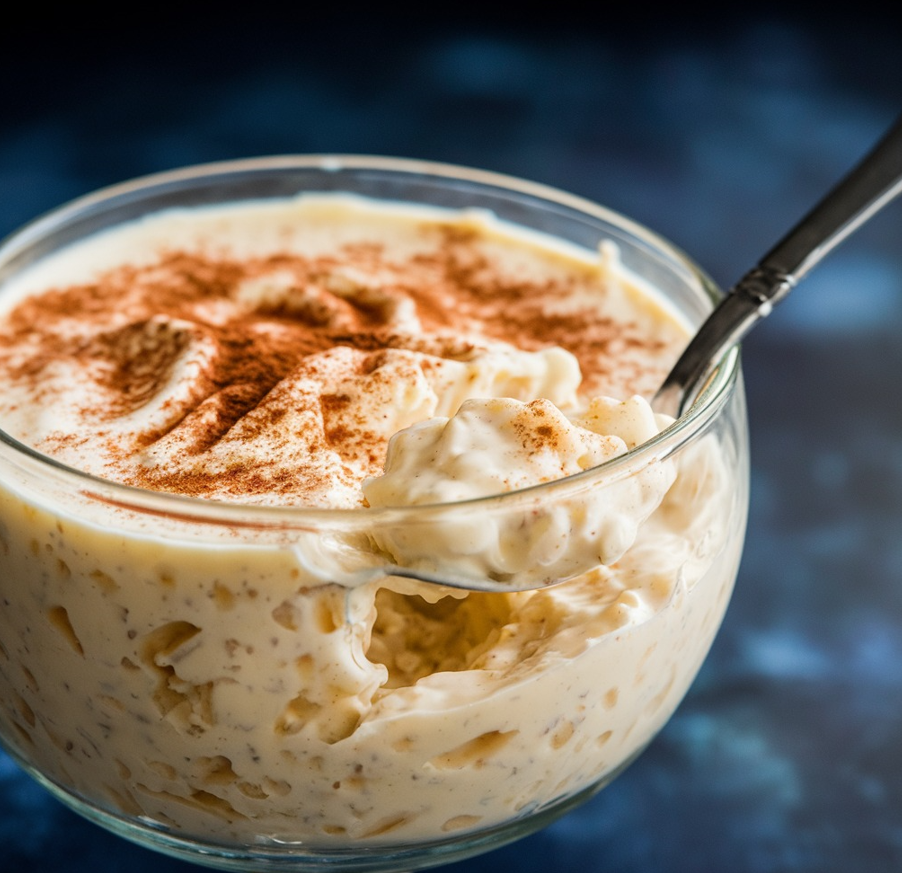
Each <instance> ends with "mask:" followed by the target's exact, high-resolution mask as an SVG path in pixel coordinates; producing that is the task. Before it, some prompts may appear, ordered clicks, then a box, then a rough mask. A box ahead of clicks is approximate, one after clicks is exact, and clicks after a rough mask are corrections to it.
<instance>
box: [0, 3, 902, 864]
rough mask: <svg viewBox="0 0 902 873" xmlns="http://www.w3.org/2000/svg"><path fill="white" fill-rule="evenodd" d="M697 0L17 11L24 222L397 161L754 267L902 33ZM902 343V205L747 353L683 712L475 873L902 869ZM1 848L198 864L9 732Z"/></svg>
mask: <svg viewBox="0 0 902 873" xmlns="http://www.w3.org/2000/svg"><path fill="white" fill-rule="evenodd" d="M247 11H248V12H252V10H247ZM552 12H555V13H559V14H558V22H564V21H566V22H569V23H556V22H555V21H553V20H550V15H551V13H552ZM691 12H692V10H691V8H686V7H682V8H681V13H685V17H683V18H678V17H677V16H676V15H675V14H672V15H670V16H667V15H664V14H662V15H661V16H659V17H654V16H653V15H651V14H650V13H648V12H647V11H645V10H639V9H636V10H635V11H634V12H633V13H631V12H630V10H619V11H618V12H616V13H615V12H613V11H609V12H608V13H607V17H606V18H605V19H604V20H600V21H599V23H597V24H596V23H592V22H590V21H587V20H584V19H583V20H581V19H580V18H578V13H577V12H576V11H575V10H570V9H568V8H567V5H566V4H563V5H559V4H556V5H555V8H554V9H553V10H552V9H549V8H546V9H545V10H544V13H545V16H546V18H545V19H544V20H542V19H539V18H536V19H534V20H530V19H528V18H527V19H524V18H522V17H521V18H518V19H517V20H516V21H514V22H510V21H505V20H504V19H503V18H501V17H500V16H498V17H497V18H495V19H492V18H489V17H480V18H476V19H470V20H469V21H467V20H465V19H464V18H463V16H461V15H459V16H458V17H456V18H452V19H451V20H449V21H446V22H445V23H444V24H443V25H442V26H441V27H438V26H430V25H426V24H417V23H415V22H414V23H412V22H411V21H409V20H407V21H404V20H402V19H400V18H395V19H385V18H382V19H376V18H372V19H369V20H366V21H361V20H360V19H355V18H353V17H351V16H350V15H349V16H348V18H347V20H346V21H342V20H341V18H340V17H339V16H338V15H337V14H336V15H335V16H334V17H331V18H330V17H319V18H318V17H312V18H311V17H305V16H303V15H300V14H297V15H295V16H291V17H287V18H285V19H283V20H280V21H275V22H273V23H272V24H271V25H270V26H269V27H266V28H264V27H262V26H260V25H257V24H254V23H248V21H240V22H238V21H236V22H235V23H233V24H229V23H228V22H225V23H223V24H220V25H218V26H216V27H214V28H212V29H210V28H203V27H200V26H196V25H195V23H194V22H191V21H186V20H184V19H179V21H178V22H177V23H178V28H177V33H178V35H177V36H173V35H171V33H172V28H170V27H169V24H171V23H172V22H170V21H168V20H166V19H165V17H164V16H163V15H162V13H159V14H158V15H157V17H156V18H152V17H150V15H151V14H150V12H149V11H145V12H143V13H141V14H142V15H143V18H144V20H143V23H142V28H143V29H142V30H141V31H139V32H140V33H142V34H143V35H142V36H141V37H140V38H139V37H138V36H136V32H129V31H126V30H125V29H124V28H123V29H122V30H121V31H119V32H118V33H115V34H112V33H103V32H96V31H95V32H93V33H90V32H81V31H79V30H77V29H73V30H72V31H71V32H69V33H68V34H67V36H68V40H63V38H62V37H60V36H57V37H55V38H54V40H52V41H50V42H48V41H47V38H46V36H44V37H40V36H37V35H36V34H37V33H39V31H35V32H34V33H29V32H23V31H14V30H13V29H12V28H10V27H7V28H6V29H5V31H4V33H3V35H2V36H0V49H2V51H0V235H2V234H5V233H6V232H9V231H12V230H13V229H14V228H15V227H16V226H18V225H19V224H21V223H23V222H25V221H26V220H28V219H30V218H32V217H34V216H36V215H37V214H39V213H41V212H43V211H45V210H47V209H50V208H52V207H53V206H55V205H57V204H59V203H60V202H62V201H64V200H67V199H69V198H72V197H75V196H77V195H80V194H83V193H86V192H88V191H90V190H92V189H94V188H97V187H100V186H103V185H106V184H110V183H114V182H118V181H122V180H124V179H127V178H130V177H134V176H137V175H142V174H145V173H149V172H153V171H157V170H163V169H169V168H172V167H176V166H180V165H185V164H191V163H197V162H204V161H211V160H220V159H226V158H234V157H247V156H254V155H263V154H275V153H294V152H298V153H300V152H348V153H368V154H390V155H398V156H407V157H416V158H428V159H435V160H441V161H447V162H452V163H460V164H468V165H472V166H478V167H482V168H485V169H491V170H497V171H501V172H505V173H509V174H513V175H517V176H523V177H527V178H531V179H535V180H537V181H541V182H545V183H548V184H551V185H555V186H558V187H560V188H563V189H566V190H569V191H572V192H574V193H578V194H581V195H583V196H586V197H589V198H592V199H595V200H597V201H599V202H601V203H603V204H605V205H607V206H609V207H612V208H614V209H616V210H618V211H620V212H623V213H625V214H627V215H629V216H631V217H633V218H635V219H637V220H639V221H641V222H643V223H645V224H647V225H649V226H650V227H652V228H654V229H655V230H657V231H659V232H660V233H662V234H663V235H664V236H667V237H669V238H670V239H671V240H672V241H673V242H675V243H676V244H677V245H679V246H681V247H682V248H684V249H685V250H686V251H687V252H689V253H690V254H691V255H692V256H694V257H695V258H696V259H697V260H698V261H699V262H700V263H701V264H703V265H704V266H705V267H706V268H707V269H708V271H709V272H710V273H711V274H712V275H713V276H714V278H715V279H716V280H718V281H719V282H720V283H721V284H724V285H728V284H730V283H731V282H732V281H733V280H735V279H736V278H738V277H739V275H740V274H741V273H743V272H744V271H745V270H746V269H747V268H748V267H749V266H751V265H752V263H753V262H754V261H755V260H756V259H757V257H758V256H759V255H761V254H762V253H763V252H764V251H765V250H766V249H767V248H769V247H770V245H771V244H772V243H774V242H775V241H776V239H777V238H778V237H779V236H780V235H781V234H782V232H783V231H784V230H786V229H787V228H788V227H789V225H790V224H791V223H792V222H794V221H795V220H796V219H797V218H799V217H800V216H801V215H802V213H803V212H804V211H805V210H806V209H807V208H808V206H810V205H811V204H812V203H813V202H814V200H815V199H816V198H817V197H818V196H819V195H820V194H821V193H822V192H823V191H825V190H826V189H827V187H828V186H829V185H830V184H831V183H832V182H833V181H834V180H835V179H836V178H838V176H839V175H840V174H841V173H842V172H844V171H845V170H846V169H847V168H848V167H849V166H850V165H851V164H852V163H853V162H854V161H855V160H857V158H858V157H859V156H860V155H861V154H863V152H864V151H866V149H867V148H868V147H869V145H870V144H871V143H872V142H873V141H874V140H875V139H876V138H877V137H878V136H879V135H880V133H881V132H882V131H883V130H884V129H885V128H886V127H887V126H888V125H889V124H890V123H891V122H892V121H893V119H894V118H895V117H896V115H897V114H898V113H899V111H900V109H902V100H900V97H902V67H900V58H902V39H900V37H902V31H900V29H899V27H898V25H896V24H895V21H894V20H891V19H889V18H886V17H880V16H878V17H874V15H872V14H870V13H869V11H868V10H867V9H866V8H865V7H863V6H861V5H860V4H853V5H849V4H847V5H846V6H845V7H844V9H843V11H842V13H841V14H842V17H840V14H839V13H837V15H836V16H835V17H834V18H829V17H828V18H827V19H826V20H825V19H824V18H823V15H825V14H828V11H827V10H824V9H822V8H820V7H813V6H812V7H811V8H810V9H802V8H800V9H798V10H797V11H795V12H786V11H782V12H777V11H773V10H769V9H767V8H764V9H761V10H760V11H759V12H758V13H756V14H754V15H752V14H750V13H747V14H738V13H733V14H732V15H730V16H729V17H713V18H712V17H710V16H702V15H696V16H692V15H691V14H690V13H691ZM815 13H818V17H817V19H816V18H815ZM853 13H854V17H853ZM518 14H519V13H518ZM145 25H146V27H145ZM166 33H169V34H170V35H168V36H164V34H166ZM113 37H115V38H113ZM900 334H902V203H897V204H894V205H893V206H891V207H890V208H889V209H887V210H886V211H885V212H884V213H882V214H881V215H880V216H878V218H877V219H876V220H874V221H873V222H872V223H871V224H870V225H868V226H867V227H866V228H864V229H863V230H862V231H860V232H859V234H858V235H856V236H855V237H854V238H853V239H852V240H850V241H848V242H847V243H846V244H845V245H844V246H843V247H842V248H841V249H840V250H839V251H838V252H836V253H835V254H834V255H833V256H832V257H831V258H830V259H829V260H828V261H827V262H826V263H825V264H824V265H822V266H821V267H820V268H819V269H818V270H817V271H816V272H815V273H814V274H812V276H811V277H810V278H809V279H807V280H806V281H805V282H804V283H803V285H802V286H801V288H799V289H798V290H797V291H796V292H794V293H793V295H792V296H791V297H790V298H789V299H788V300H787V301H786V302H785V303H784V304H783V305H782V306H781V307H780V309H779V310H778V312H777V313H776V314H775V315H774V316H773V317H772V318H771V319H769V320H768V321H767V322H766V323H764V324H763V325H762V326H761V327H759V328H758V329H757V330H756V332H755V333H754V334H753V335H752V336H751V337H750V338H749V340H748V342H747V343H746V346H745V349H744V361H745V369H746V377H747V385H748V389H749V403H750V410H751V430H752V449H753V473H752V506H751V519H750V528H749V535H748V539H747V548H746V553H745V558H744V562H743V566H742V570H741V573H740V578H739V582H738V587H737V591H736V594H735V597H734V600H733V603H732V605H731V608H730V611H729V613H728V616H727V619H726V622H725V624H724V627H723V629H722V632H721V634H720V636H719V638H718V640H717V642H716V644H715V646H714V650H713V652H712V654H711V656H710V658H709V660H708V661H707V663H706V665H705V667H704V669H703V671H702V674H701V675H700V677H699V679H698V681H697V682H696V684H695V686H694V687H693V689H692V691H691V692H690V694H689V696H688V698H687V699H686V701H685V702H684V704H683V706H682V707H681V708H680V710H679V711H678V713H677V714H676V716H675V717H674V718H673V720H672V721H671V723H670V724H669V725H668V726H667V728H666V729H665V730H664V731H663V733H662V734H661V735H660V736H659V738H658V739H657V740H656V741H655V742H654V744H653V745H652V746H651V747H650V748H649V750H648V751H647V752H646V753H645V755H644V756H643V757H642V758H641V759H640V760H639V761H638V762H637V763H636V764H635V765H633V767H632V768H631V769H630V770H628V771H627V773H626V774H625V775H623V776H622V777H621V778H620V779H619V780H618V781H617V782H615V783H614V784H613V785H612V786H611V787H609V788H608V789H606V790H605V791H603V792H602V793H601V794H600V795H599V796H597V797H596V798H595V799H594V800H593V801H591V802H590V803H588V804H587V805H585V806H584V807H583V808H581V809H580V810H579V811H577V812H574V813H572V814H570V815H569V816H567V817H566V818H564V819H562V820H560V821H559V822H558V823H556V824H554V825H553V826H551V827H549V828H547V829H546V830H545V831H543V832H541V833H539V834H537V835H535V836H533V837H530V838H528V839H526V840H524V841H522V842H520V843H518V844H515V845H513V846H510V847H507V848H504V849H501V850H498V851H496V852H493V853H491V854H489V855H487V856H484V857H482V858H476V859H473V860H471V861H468V862H465V863H460V864H456V865H452V866H451V867H449V868H447V869H448V870H450V871H454V873H477V871H490V870H491V871H496V870H509V869H511V870H512V869H516V870H518V871H520V873H532V871H546V870H548V869H551V868H557V869H563V870H582V871H586V873H596V871H598V873H600V871H618V873H646V871H674V873H684V871H685V873H689V871H693V873H694V871H726V870H729V871H736V873H753V871H754V873H764V871H812V873H813V871H818V873H831V871H843V873H846V871H857V870H867V871H892V870H899V869H902V536H900V531H902V524H900V522H902V402H900V395H902V344H900V342H899V336H900ZM0 847H2V848H0V871H2V873H28V871H40V873H64V871H65V873H74V871H91V873H112V871H126V870H127V871H129V873H145V871H154V873H177V871H181V873H187V871H189V870H192V869H195V868H193V867H190V866H189V865H187V864H184V863H181V862H177V861H174V860H170V859H167V858H164V857H162V856H159V855H155V854H153V853H151V852H149V851H146V850H143V849H140V848H137V847H135V846H131V845H130V844H127V843H125V842H124V841H121V840H119V839H117V838H115V837H113V836H110V835H108V834H106V833H105V832H103V831H102V830H100V829H99V828H97V827H95V826H93V825H90V824H88V823H86V822H83V821H82V820H80V819H79V818H78V817H76V816H75V815H74V814H72V813H70V812H69V811H67V810H65V809H64V808H63V807H62V806H60V805H59V804H58V803H57V802H56V801H54V800H53V799H51V798H50V797H49V795H47V794H46V793H45V792H44V791H43V790H42V789H41V788H39V787H38V786H37V785H35V784H33V783H32V782H31V781H30V780H29V779H28V778H27V777H26V776H25V775H24V774H22V773H21V772H20V771H19V770H18V769H17V768H16V767H15V766H14V765H13V764H12V763H11V762H10V761H9V760H8V759H7V758H6V757H4V756H3V755H2V753H0Z"/></svg>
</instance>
